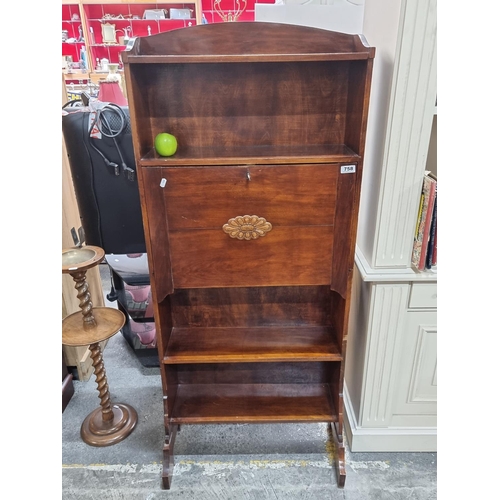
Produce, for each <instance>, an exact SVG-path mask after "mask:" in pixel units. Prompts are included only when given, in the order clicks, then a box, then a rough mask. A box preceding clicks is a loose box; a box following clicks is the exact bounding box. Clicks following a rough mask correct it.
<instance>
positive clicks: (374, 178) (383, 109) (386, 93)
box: [357, 0, 404, 265]
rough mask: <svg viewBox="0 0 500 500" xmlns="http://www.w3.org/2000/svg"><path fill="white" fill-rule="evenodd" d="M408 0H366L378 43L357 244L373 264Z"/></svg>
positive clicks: (369, 34)
mask: <svg viewBox="0 0 500 500" xmlns="http://www.w3.org/2000/svg"><path fill="white" fill-rule="evenodd" d="M403 1H404V0H365V6H364V9H365V10H364V11H365V15H364V20H363V28H362V30H363V35H364V36H365V38H366V40H367V41H368V43H369V44H370V45H371V46H373V47H375V51H376V52H375V59H374V63H373V75H372V87H371V95H370V108H369V114H368V124H367V130H366V149H365V162H364V167H363V184H362V187H361V201H360V211H359V222H358V241H357V245H358V247H359V248H360V249H361V251H362V252H363V254H364V255H365V257H366V259H367V260H368V262H369V264H370V265H373V263H372V255H373V245H374V240H375V231H376V221H377V207H378V200H379V196H380V182H381V176H382V166H383V165H382V163H383V158H384V144H385V131H386V128H387V121H388V115H389V109H390V99H391V90H392V75H393V72H394V65H395V59H396V53H397V52H396V48H397V46H398V36H399V26H400V16H401V4H402V2H403Z"/></svg>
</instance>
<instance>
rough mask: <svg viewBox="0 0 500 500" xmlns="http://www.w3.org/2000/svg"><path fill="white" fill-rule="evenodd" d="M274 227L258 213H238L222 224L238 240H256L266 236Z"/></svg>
mask: <svg viewBox="0 0 500 500" xmlns="http://www.w3.org/2000/svg"><path fill="white" fill-rule="evenodd" d="M272 228H273V226H272V224H271V223H270V222H267V220H266V219H264V217H259V216H257V215H238V216H237V217H233V218H232V219H229V220H228V221H227V224H224V225H223V226H222V230H223V231H224V232H225V233H227V234H229V236H230V237H231V238H236V239H238V240H256V239H257V238H260V237H261V236H265V235H266V234H267V233H268V232H269V231H271V229H272Z"/></svg>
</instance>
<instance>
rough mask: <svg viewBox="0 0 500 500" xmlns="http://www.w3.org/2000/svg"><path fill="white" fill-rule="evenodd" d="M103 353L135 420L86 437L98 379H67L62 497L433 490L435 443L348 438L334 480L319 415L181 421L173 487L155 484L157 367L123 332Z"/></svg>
mask: <svg viewBox="0 0 500 500" xmlns="http://www.w3.org/2000/svg"><path fill="white" fill-rule="evenodd" d="M101 268H102V272H101V275H102V276H103V287H104V289H105V292H106V288H107V286H108V282H107V273H106V269H105V266H101ZM108 305H113V306H114V304H108ZM103 359H104V365H105V370H106V375H107V377H108V384H109V390H110V394H111V402H112V403H120V402H121V403H127V404H129V405H131V406H133V407H134V408H135V409H136V411H137V413H138V424H137V426H136V428H135V429H134V431H133V432H132V434H131V435H130V436H128V437H127V438H126V439H125V440H124V441H122V442H121V443H118V444H115V445H113V446H108V447H101V448H98V447H92V446H88V445H86V444H85V443H84V442H83V441H82V440H81V438H80V426H81V423H82V422H83V420H84V418H85V417H86V416H87V415H88V414H89V413H90V412H91V411H93V410H94V409H95V408H97V407H98V406H99V397H98V392H97V385H96V382H95V377H94V376H92V377H91V379H90V380H89V381H87V382H83V381H75V382H74V387H75V394H74V396H73V398H72V399H71V401H70V402H69V404H68V406H67V408H66V410H65V412H64V413H63V415H62V462H63V467H62V498H63V499H64V500H80V499H95V500H108V499H109V500H118V499H120V500H121V499H123V500H136V499H137V500H139V499H141V500H153V499H189V500H212V499H214V500H215V499H217V500H226V499H228V500H229V499H232V500H233V499H234V500H240V499H242V500H243V499H245V500H254V499H255V500H265V499H275V500H276V499H279V500H281V499H286V500H296V499H297V500H298V499H301V500H305V499H318V500H323V499H345V500H379V499H380V500H385V499H387V500H389V499H390V500H395V499H413V500H433V499H436V498H437V473H436V470H437V454H436V453H351V452H350V451H349V448H348V446H347V447H346V470H347V479H346V485H345V488H344V489H338V488H337V486H336V479H335V471H334V469H333V468H332V465H331V464H332V450H333V444H332V442H331V439H330V438H329V436H328V433H327V425H326V424H273V425H267V424H255V425H254V424H238V425H191V426H188V425H184V426H182V431H181V432H180V433H179V434H178V435H177V440H176V443H175V464H176V465H175V468H174V477H173V481H172V487H171V489H170V490H168V491H167V490H163V489H162V488H161V463H162V446H163V440H164V427H163V414H162V413H163V411H162V391H161V384H160V374H159V368H146V367H144V366H143V365H142V364H141V363H140V361H139V360H138V359H137V357H136V355H135V354H134V352H133V350H132V349H131V348H130V347H129V345H128V343H127V342H126V340H125V339H124V337H123V336H122V335H121V333H118V334H117V335H115V336H114V337H112V338H111V339H110V340H109V342H108V345H107V346H106V348H105V350H104V353H103Z"/></svg>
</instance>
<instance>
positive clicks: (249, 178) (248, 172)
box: [247, 170, 251, 181]
mask: <svg viewBox="0 0 500 500" xmlns="http://www.w3.org/2000/svg"><path fill="white" fill-rule="evenodd" d="M250 180H251V177H250V171H249V170H247V181H250Z"/></svg>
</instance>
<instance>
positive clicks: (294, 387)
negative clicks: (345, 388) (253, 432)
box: [171, 384, 337, 424]
mask: <svg viewBox="0 0 500 500" xmlns="http://www.w3.org/2000/svg"><path fill="white" fill-rule="evenodd" d="M171 421H172V422H173V423H177V424H182V423H186V424H201V423H209V422H219V423H220V422H224V423H245V422H246V423H252V422H260V423H263V422H335V421H337V417H336V411H335V407H334V405H333V403H332V400H331V397H330V386H329V385H328V384H180V385H179V386H178V388H177V396H176V399H175V403H174V408H173V412H172V418H171Z"/></svg>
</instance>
